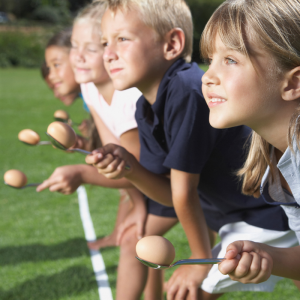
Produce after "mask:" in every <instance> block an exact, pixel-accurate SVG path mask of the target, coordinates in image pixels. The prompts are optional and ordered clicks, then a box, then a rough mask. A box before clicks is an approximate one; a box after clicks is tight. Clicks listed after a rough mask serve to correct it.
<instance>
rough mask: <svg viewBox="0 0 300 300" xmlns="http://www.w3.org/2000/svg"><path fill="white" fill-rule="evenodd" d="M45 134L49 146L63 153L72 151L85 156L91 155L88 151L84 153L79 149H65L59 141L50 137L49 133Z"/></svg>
mask: <svg viewBox="0 0 300 300" xmlns="http://www.w3.org/2000/svg"><path fill="white" fill-rule="evenodd" d="M46 134H47V136H48V138H49V140H50V142H51V144H52V145H53V146H54V147H56V148H58V149H60V150H64V151H74V152H79V153H82V154H86V155H87V154H91V153H92V152H90V151H86V150H83V149H79V148H74V149H68V148H66V147H65V146H64V145H62V144H61V143H60V142H59V141H57V140H56V139H55V138H54V137H53V136H51V135H50V134H49V133H47V132H46Z"/></svg>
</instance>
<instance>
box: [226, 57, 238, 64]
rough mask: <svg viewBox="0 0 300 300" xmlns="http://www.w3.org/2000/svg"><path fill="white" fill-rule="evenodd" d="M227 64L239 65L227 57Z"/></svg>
mask: <svg viewBox="0 0 300 300" xmlns="http://www.w3.org/2000/svg"><path fill="white" fill-rule="evenodd" d="M225 64H226V65H235V64H237V62H236V61H235V60H234V59H232V58H230V57H225Z"/></svg>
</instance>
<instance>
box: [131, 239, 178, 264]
mask: <svg viewBox="0 0 300 300" xmlns="http://www.w3.org/2000/svg"><path fill="white" fill-rule="evenodd" d="M136 254H137V256H138V257H139V258H141V259H144V260H147V261H149V262H152V263H154V264H158V265H164V266H169V265H170V264H171V263H172V262H173V260H174V258H175V248H174V246H173V245H172V243H171V242H170V241H168V240H167V239H165V238H164V237H162V236H157V235H152V236H147V237H144V238H142V239H140V240H139V241H138V243H137V244H136Z"/></svg>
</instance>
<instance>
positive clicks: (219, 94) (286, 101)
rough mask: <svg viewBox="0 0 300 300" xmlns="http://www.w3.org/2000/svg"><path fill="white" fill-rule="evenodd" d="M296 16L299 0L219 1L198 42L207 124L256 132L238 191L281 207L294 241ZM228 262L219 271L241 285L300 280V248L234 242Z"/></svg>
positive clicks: (297, 215) (298, 228) (299, 66)
mask: <svg viewBox="0 0 300 300" xmlns="http://www.w3.org/2000/svg"><path fill="white" fill-rule="evenodd" d="M299 16H300V3H299V1H297V0H286V1H279V0H252V1H246V0H238V1H236V0H231V1H225V2H224V3H223V4H222V5H221V6H220V7H219V8H218V9H217V11H216V12H215V13H214V14H213V16H212V17H211V19H210V21H209V22H208V24H207V25H206V28H205V31H204V33H203V37H202V41H201V48H202V54H203V56H204V57H206V58H208V59H209V61H210V67H209V70H208V71H207V73H206V74H205V75H204V76H203V79H202V81H203V93H204V96H205V99H206V101H207V103H208V106H209V108H210V117H209V119H210V123H211V125H212V126H214V127H216V128H228V127H232V126H238V125H241V124H245V125H248V126H250V127H251V128H252V129H253V130H254V132H253V135H252V141H251V148H250V150H249V154H248V158H247V161H246V163H245V165H244V167H243V168H242V169H241V170H240V171H239V175H240V176H242V177H243V192H244V194H247V195H253V196H255V197H258V196H259V195H260V193H262V196H263V198H264V200H265V201H266V203H270V204H271V205H273V206H274V207H275V206H280V205H281V206H282V208H283V209H284V210H285V213H286V214H287V216H288V218H289V225H290V228H291V229H292V230H294V231H295V233H296V235H297V237H298V240H299V239H300V210H299V204H300V198H299V184H300V179H299V178H300V176H299V174H300V173H299V124H300V123H299V114H300V110H299V99H300V76H299V74H300V43H299V35H300V18H299ZM273 218H275V216H274V217H273ZM242 239H243V240H244V239H245V238H244V237H243V238H242ZM247 239H248V238H247ZM272 246H275V245H272ZM283 246H285V245H283ZM226 257H227V258H228V259H227V260H226V261H224V262H222V263H221V264H220V266H219V269H220V271H221V272H222V273H223V274H230V277H231V278H232V279H234V280H239V281H240V282H244V283H258V282H263V281H265V280H266V279H268V278H269V276H270V275H271V274H274V275H277V276H283V277H288V278H292V279H297V280H299V279H300V247H299V246H298V247H294V248H290V249H287V246H285V248H275V247H270V246H268V245H264V244H259V243H254V242H253V241H252V242H250V241H238V242H234V243H232V244H230V245H229V246H228V248H227V253H226ZM240 257H241V258H240ZM239 258H240V259H239Z"/></svg>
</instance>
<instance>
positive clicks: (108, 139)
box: [88, 105, 120, 145]
mask: <svg viewBox="0 0 300 300" xmlns="http://www.w3.org/2000/svg"><path fill="white" fill-rule="evenodd" d="M88 107H89V110H90V113H91V115H92V116H93V119H94V122H95V124H96V127H97V131H98V133H99V136H100V139H101V141H102V144H103V145H106V144H108V143H114V144H117V145H119V143H120V142H119V141H118V139H117V138H116V137H115V136H114V135H113V134H112V133H111V131H110V130H109V129H108V128H107V127H106V125H105V124H104V123H103V121H102V119H101V118H100V117H99V115H98V114H97V112H96V111H95V109H94V108H93V106H91V105H88Z"/></svg>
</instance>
